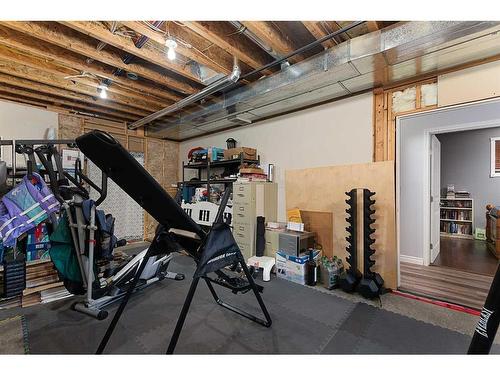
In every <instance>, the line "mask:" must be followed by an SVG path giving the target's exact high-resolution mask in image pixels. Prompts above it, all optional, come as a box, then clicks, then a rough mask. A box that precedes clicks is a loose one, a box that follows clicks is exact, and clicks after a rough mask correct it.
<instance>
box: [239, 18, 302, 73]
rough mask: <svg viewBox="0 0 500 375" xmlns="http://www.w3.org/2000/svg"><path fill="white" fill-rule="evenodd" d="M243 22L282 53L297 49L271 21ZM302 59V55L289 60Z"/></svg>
mask: <svg viewBox="0 0 500 375" xmlns="http://www.w3.org/2000/svg"><path fill="white" fill-rule="evenodd" d="M241 23H242V24H243V26H245V27H246V28H247V29H248V30H249V31H251V32H252V33H253V34H255V35H256V36H257V38H259V39H260V40H261V41H262V42H264V43H265V44H266V45H268V46H269V47H271V48H272V49H273V50H275V51H276V52H277V53H278V54H280V55H287V54H289V53H290V52H293V51H295V50H296V49H297V46H295V45H294V44H293V42H292V41H291V40H290V39H289V38H287V37H286V36H284V35H282V34H281V33H280V32H279V31H278V30H277V29H276V28H275V27H273V25H272V23H271V22H269V21H241ZM300 60H301V58H300V56H294V57H291V58H290V60H289V61H290V62H291V63H295V62H297V61H300Z"/></svg>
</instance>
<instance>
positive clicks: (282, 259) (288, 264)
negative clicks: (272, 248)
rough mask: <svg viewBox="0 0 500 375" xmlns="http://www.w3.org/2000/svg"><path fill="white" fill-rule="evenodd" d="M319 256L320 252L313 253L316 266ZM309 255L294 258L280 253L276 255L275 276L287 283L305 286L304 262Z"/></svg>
mask: <svg viewBox="0 0 500 375" xmlns="http://www.w3.org/2000/svg"><path fill="white" fill-rule="evenodd" d="M320 255H321V251H320V250H315V251H314V260H315V261H316V264H318V261H319V258H320ZM308 260H309V254H307V255H302V256H300V257H295V256H293V255H289V254H285V253H282V252H279V251H278V252H277V253H276V275H277V276H278V277H279V278H281V279H285V280H288V281H292V282H294V283H297V284H301V285H305V283H306V262H307V261H308Z"/></svg>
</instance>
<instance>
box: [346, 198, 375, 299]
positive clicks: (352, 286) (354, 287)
mask: <svg viewBox="0 0 500 375" xmlns="http://www.w3.org/2000/svg"><path fill="white" fill-rule="evenodd" d="M362 190H363V202H362V205H363V217H362V219H363V222H362V230H363V236H362V238H363V274H361V272H360V271H359V270H358V262H357V259H358V256H357V252H358V248H357V229H358V220H357V209H358V205H357V192H358V189H352V190H351V191H350V192H346V195H347V196H348V197H349V198H348V199H346V203H347V204H348V205H349V208H347V209H346V213H347V214H348V215H349V216H348V217H347V218H346V221H347V223H348V224H349V225H348V226H347V228H346V231H347V232H348V233H349V236H348V237H346V240H347V242H348V246H347V248H346V250H347V253H348V257H347V258H346V261H347V263H348V264H349V269H348V270H347V271H346V273H345V275H344V277H342V279H341V281H340V286H341V288H342V289H343V290H344V291H345V292H347V293H352V292H354V291H358V292H359V293H360V294H361V295H362V296H363V297H365V298H370V299H372V298H375V297H377V296H379V295H380V293H381V292H382V290H383V289H382V286H383V284H384V280H383V279H382V277H381V276H380V275H379V274H378V273H376V272H373V271H372V267H373V266H374V265H375V260H373V259H372V258H371V257H372V255H374V254H375V250H374V249H373V245H374V244H375V239H374V238H372V235H373V234H374V233H375V228H373V227H372V225H373V224H374V223H375V219H374V218H372V215H374V214H375V209H374V208H373V205H374V204H375V200H374V199H372V197H373V196H374V195H375V193H374V192H371V191H370V190H368V189H362Z"/></svg>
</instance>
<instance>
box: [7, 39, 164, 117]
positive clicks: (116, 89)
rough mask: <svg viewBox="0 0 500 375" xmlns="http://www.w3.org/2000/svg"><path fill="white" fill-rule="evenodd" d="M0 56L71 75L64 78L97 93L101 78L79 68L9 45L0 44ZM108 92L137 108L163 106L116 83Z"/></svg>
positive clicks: (30, 65)
mask: <svg viewBox="0 0 500 375" xmlns="http://www.w3.org/2000/svg"><path fill="white" fill-rule="evenodd" d="M0 58H2V59H4V60H9V61H13V62H15V63H18V64H21V65H25V66H29V67H32V68H35V69H41V70H43V71H45V72H48V73H52V74H54V75H56V76H57V77H59V78H61V79H65V77H72V78H69V79H66V81H67V82H78V83H81V84H83V85H85V86H89V88H90V87H91V88H93V89H94V90H95V93H96V94H97V89H98V87H99V85H100V83H101V82H100V81H101V79H99V78H95V77H92V76H90V77H89V76H82V77H79V76H78V75H80V74H81V72H80V71H79V70H76V69H71V68H67V67H62V66H57V65H54V64H53V63H52V62H48V61H47V60H44V59H40V58H38V57H34V56H29V55H26V54H23V53H19V52H18V51H16V50H13V49H10V48H9V47H5V46H2V45H1V44H0ZM108 92H109V93H114V94H116V95H117V96H116V99H118V100H117V101H118V102H121V103H123V104H127V105H132V106H134V107H137V108H143V109H146V110H149V109H155V108H162V107H163V106H164V102H160V101H158V100H156V99H151V98H147V97H145V96H144V95H140V94H139V93H137V92H135V91H131V90H127V89H124V88H122V87H120V86H117V85H110V86H109V87H108Z"/></svg>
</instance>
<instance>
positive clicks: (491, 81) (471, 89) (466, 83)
mask: <svg viewBox="0 0 500 375" xmlns="http://www.w3.org/2000/svg"><path fill="white" fill-rule="evenodd" d="M495 96H500V61H494V62H490V63H487V64H482V65H478V66H474V67H472V68H468V69H463V70H459V71H456V72H452V73H448V74H443V75H441V76H439V77H438V106H439V107H443V106H447V105H452V104H459V103H466V102H472V101H475V100H481V99H487V98H492V97H495Z"/></svg>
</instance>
